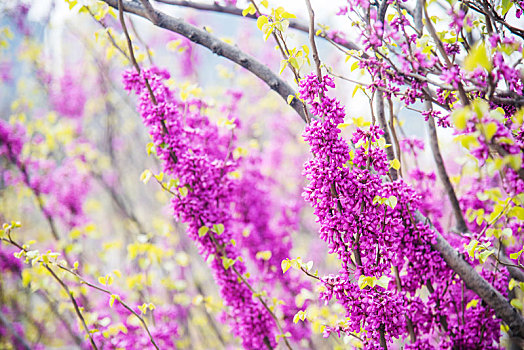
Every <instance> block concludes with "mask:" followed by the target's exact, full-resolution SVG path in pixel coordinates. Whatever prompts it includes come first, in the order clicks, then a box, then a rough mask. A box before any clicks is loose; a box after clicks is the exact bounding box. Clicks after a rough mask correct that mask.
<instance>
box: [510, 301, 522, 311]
mask: <svg viewBox="0 0 524 350" xmlns="http://www.w3.org/2000/svg"><path fill="white" fill-rule="evenodd" d="M511 305H513V307H514V308H517V309H519V310H522V302H521V301H520V300H519V299H512V300H511Z"/></svg>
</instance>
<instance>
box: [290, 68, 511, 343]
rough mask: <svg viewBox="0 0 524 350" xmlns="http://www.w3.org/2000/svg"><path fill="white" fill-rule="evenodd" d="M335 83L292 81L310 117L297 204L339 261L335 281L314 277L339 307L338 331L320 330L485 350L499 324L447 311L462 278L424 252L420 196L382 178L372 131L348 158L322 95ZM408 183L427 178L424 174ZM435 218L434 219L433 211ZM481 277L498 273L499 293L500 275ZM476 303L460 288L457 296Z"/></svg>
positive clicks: (340, 116)
mask: <svg viewBox="0 0 524 350" xmlns="http://www.w3.org/2000/svg"><path fill="white" fill-rule="evenodd" d="M333 85H334V84H333V82H332V80H331V78H330V77H328V76H325V77H323V79H322V81H319V79H318V77H316V76H315V75H309V76H307V77H306V78H304V79H303V80H302V81H301V82H300V97H301V98H302V99H303V100H305V101H306V102H307V103H308V104H309V105H310V106H311V111H312V113H313V114H314V115H315V116H317V117H318V119H317V120H313V121H312V122H311V124H310V125H308V126H307V127H306V130H305V132H304V138H305V140H306V141H307V142H308V144H309V145H310V147H311V152H312V153H313V155H314V158H313V159H311V160H310V161H308V162H307V163H306V165H305V175H306V177H307V179H308V180H309V185H308V186H307V187H306V189H305V191H304V198H305V199H306V200H307V201H308V202H310V203H311V205H312V206H313V208H314V212H315V215H316V216H317V222H318V223H319V224H320V237H321V238H322V239H323V240H324V241H326V242H327V244H328V247H329V249H330V252H332V253H334V254H336V255H337V256H338V258H339V259H340V264H341V268H340V270H339V272H338V274H337V275H330V276H327V277H324V278H323V279H322V280H323V284H324V286H325V292H322V293H321V298H322V300H324V301H325V302H326V303H327V302H329V301H331V300H332V299H336V300H337V301H338V302H339V303H340V304H341V305H342V306H343V307H344V309H345V311H346V314H345V315H344V316H345V317H346V320H345V322H344V323H343V325H340V326H338V327H335V328H329V327H328V328H326V335H327V334H329V333H330V332H336V333H338V334H339V335H340V334H341V333H342V332H343V333H345V334H347V335H349V336H351V335H355V333H359V336H360V337H361V339H362V340H363V342H364V346H365V348H366V349H379V348H382V345H381V344H384V343H392V342H393V341H394V339H400V340H402V341H404V342H405V343H406V348H410V349H431V348H436V347H438V348H443V349H451V348H452V347H453V344H458V343H462V344H464V346H465V347H466V348H469V346H470V345H471V344H473V343H475V344H481V345H480V346H481V347H482V348H493V346H494V340H495V339H496V337H495V336H494V335H495V334H496V333H497V332H498V329H499V327H500V321H498V320H497V319H496V318H495V315H494V312H493V311H492V310H491V309H490V308H489V307H486V306H485V305H480V304H478V305H476V307H475V309H471V310H470V309H468V310H463V311H461V312H460V313H457V312H456V310H454V305H455V304H454V303H455V302H454V300H455V297H456V295H457V293H460V291H461V285H460V283H459V281H460V280H459V279H458V278H457V277H456V276H455V275H454V274H453V271H452V270H451V269H449V268H448V267H447V266H446V264H445V263H444V261H443V260H442V258H441V256H440V254H439V253H438V252H436V251H434V250H433V249H432V247H431V244H432V243H434V241H435V237H436V234H435V232H434V231H433V230H432V229H431V228H430V226H429V224H428V223H422V222H418V221H417V220H416V219H415V215H416V212H417V211H419V210H420V211H424V212H430V211H432V209H433V208H431V207H423V206H422V205H421V198H422V197H421V196H420V195H419V194H418V193H417V192H415V191H414V190H413V188H411V187H410V186H409V185H408V184H406V183H405V182H404V181H403V180H402V179H399V180H397V181H394V182H392V181H388V179H389V178H388V176H387V174H388V169H389V165H388V163H387V160H386V154H385V151H384V149H382V148H380V147H379V143H378V142H377V140H378V139H379V138H380V137H381V136H382V134H383V132H382V130H380V129H379V128H378V127H376V126H371V127H370V129H369V130H361V129H358V130H357V131H356V132H355V133H354V135H353V139H352V143H353V144H354V145H355V147H356V150H354V152H351V153H350V148H349V145H348V143H347V142H346V141H345V140H344V139H343V138H342V137H341V136H340V129H339V128H338V125H339V124H341V123H342V122H343V120H344V116H345V112H344V108H343V106H342V105H341V104H340V103H339V101H337V100H336V99H334V98H331V97H328V96H326V93H327V88H328V87H333ZM428 176H429V177H428ZM415 177H417V178H419V179H420V180H424V178H426V177H428V179H429V180H432V181H434V176H431V175H426V174H415ZM427 195H428V194H425V196H427ZM434 214H435V215H434V216H435V217H437V218H438V216H439V214H440V213H439V212H438V211H437V212H436V213H434ZM455 243H456V246H459V247H462V246H463V242H455ZM483 273H484V274H486V276H488V275H489V276H498V277H497V278H499V279H500V280H501V282H500V283H498V284H496V285H495V287H496V288H498V289H499V290H500V291H501V292H504V285H505V281H507V280H506V279H505V278H506V277H505V276H504V275H503V274H502V273H500V272H491V271H490V270H486V271H483ZM450 281H456V282H451V283H450ZM423 289H424V290H426V293H422V292H421V290H423ZM425 294H428V296H425ZM475 297H476V296H475V294H474V293H473V292H468V294H467V295H466V296H465V297H464V298H465V300H467V301H471V300H473V299H475ZM462 314H464V315H466V316H465V317H466V318H467V319H468V322H467V323H465V322H464V318H461V316H462ZM473 319H474V320H476V322H474V321H472V320H473ZM466 329H467V331H468V333H467V334H468V335H467V336H464V335H465V334H466V333H465V331H466Z"/></svg>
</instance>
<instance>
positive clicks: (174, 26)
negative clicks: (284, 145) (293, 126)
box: [103, 0, 306, 121]
mask: <svg viewBox="0 0 524 350" xmlns="http://www.w3.org/2000/svg"><path fill="white" fill-rule="evenodd" d="M103 1H104V2H105V3H106V4H108V5H109V6H111V7H113V8H115V9H118V0H103ZM122 7H123V10H124V11H125V12H128V13H132V14H135V15H137V16H140V17H143V18H145V19H148V20H149V18H150V16H151V15H152V14H151V13H148V11H147V10H146V8H144V7H143V6H141V5H140V4H138V3H136V2H129V1H122ZM152 11H153V14H154V16H156V18H157V23H154V24H155V25H156V26H158V27H160V28H164V29H167V30H170V31H172V32H175V33H178V34H180V35H182V36H184V37H186V38H188V39H189V40H191V41H192V42H194V43H196V44H199V45H202V46H204V47H207V48H208V49H209V50H211V51H212V52H213V53H215V54H217V55H219V56H222V57H225V58H227V59H229V60H231V61H232V62H234V63H236V64H238V65H240V66H242V67H244V68H245V69H247V70H248V71H250V72H251V73H253V74H254V75H256V76H257V77H258V78H260V79H261V80H262V81H263V82H265V83H266V84H267V85H268V86H269V87H270V88H271V89H272V90H274V91H275V92H277V93H278V94H279V95H280V96H281V97H282V98H283V99H284V100H285V101H287V98H288V96H289V95H295V91H294V90H293V88H291V86H289V84H288V83H286V82H285V81H284V80H283V79H282V78H280V77H279V76H278V75H276V74H275V73H273V71H272V70H271V69H270V68H269V67H267V66H266V65H264V64H262V63H260V62H259V61H257V60H256V59H255V58H254V57H252V56H250V55H248V54H246V53H244V52H243V51H241V50H240V49H238V48H237V47H235V46H233V45H230V44H227V43H225V42H223V41H222V40H220V39H219V38H217V37H215V36H214V35H212V34H210V33H208V32H206V31H205V30H202V29H200V28H197V27H195V26H192V25H190V24H188V23H186V22H184V21H183V20H182V19H180V18H175V17H172V16H169V15H167V14H165V13H163V12H160V11H158V10H155V9H153V10H152ZM290 105H291V107H293V109H295V111H296V112H297V113H298V114H299V115H300V117H301V118H302V119H303V120H304V121H306V114H305V112H304V110H303V107H302V104H301V102H300V101H299V100H298V99H296V98H294V99H293V100H292V101H291V103H290Z"/></svg>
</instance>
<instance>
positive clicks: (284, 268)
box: [280, 259, 291, 273]
mask: <svg viewBox="0 0 524 350" xmlns="http://www.w3.org/2000/svg"><path fill="white" fill-rule="evenodd" d="M280 265H281V267H282V273H286V271H287V270H289V269H290V268H291V262H290V261H289V259H286V260H282V263H281V264H280Z"/></svg>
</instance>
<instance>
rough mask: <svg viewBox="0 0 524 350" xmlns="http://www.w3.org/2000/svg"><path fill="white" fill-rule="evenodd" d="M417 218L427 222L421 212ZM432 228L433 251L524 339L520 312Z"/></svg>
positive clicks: (523, 327)
mask: <svg viewBox="0 0 524 350" xmlns="http://www.w3.org/2000/svg"><path fill="white" fill-rule="evenodd" d="M415 218H416V220H417V221H419V222H424V221H425V217H424V216H423V215H422V214H421V213H420V212H417V213H416V216H415ZM430 226H431V228H432V229H433V230H435V232H436V234H437V237H436V241H435V243H432V245H431V246H432V247H433V249H435V250H437V251H438V252H440V255H441V256H442V258H443V259H444V261H445V262H446V264H447V265H448V266H449V267H450V268H451V269H452V270H453V271H455V272H456V273H457V274H458V275H459V276H460V278H461V279H462V280H463V281H464V282H465V283H466V286H467V287H468V288H469V289H471V290H472V291H474V292H475V293H476V294H477V295H478V296H479V297H481V298H482V300H483V301H484V302H485V303H486V304H488V305H489V306H490V307H491V308H492V309H493V310H494V311H495V314H496V315H497V317H498V318H500V319H501V320H503V321H504V322H505V323H506V324H507V325H508V326H509V329H510V331H511V334H510V335H512V336H518V337H519V338H524V318H522V316H521V315H520V314H519V313H518V311H517V310H516V309H515V308H514V307H513V306H511V304H510V303H509V302H508V301H507V300H506V298H504V296H503V295H502V294H500V292H499V291H498V290H496V289H495V288H493V286H492V285H491V284H490V283H488V282H487V281H486V280H485V279H484V278H482V276H480V275H479V274H478V272H477V271H475V269H474V268H473V267H472V266H471V265H470V264H469V263H468V262H467V261H466V260H464V258H463V257H462V256H460V254H459V253H458V252H457V251H456V250H455V249H454V248H453V247H452V246H451V245H450V244H449V243H448V241H446V239H445V238H444V237H442V235H441V234H440V233H439V232H438V231H436V229H435V227H434V226H433V225H432V224H430Z"/></svg>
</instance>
